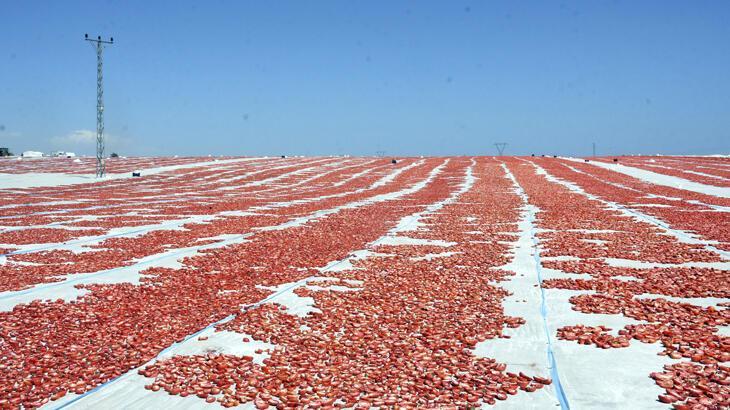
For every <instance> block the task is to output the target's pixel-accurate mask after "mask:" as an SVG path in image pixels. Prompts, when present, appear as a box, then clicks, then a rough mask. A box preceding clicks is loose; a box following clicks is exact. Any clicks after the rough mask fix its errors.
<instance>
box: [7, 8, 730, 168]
mask: <svg viewBox="0 0 730 410" xmlns="http://www.w3.org/2000/svg"><path fill="white" fill-rule="evenodd" d="M85 32H88V33H89V34H91V35H93V36H96V35H97V34H101V35H103V36H105V37H106V36H109V35H111V36H114V38H115V43H116V44H115V45H114V46H112V47H111V48H108V49H107V50H106V52H105V92H106V95H105V97H106V131H107V133H108V134H109V142H108V149H109V150H110V151H118V152H120V153H121V154H126V155H173V154H179V155H207V154H214V155H217V154H232V155H262V154H274V155H278V154H290V155H294V154H304V155H315V154H355V155H358V154H359V155H373V154H374V153H375V152H376V151H379V150H383V151H386V152H387V153H388V154H390V155H407V154H412V155H421V154H422V155H453V154H469V155H475V154H488V155H491V154H493V153H494V152H495V149H494V147H493V145H492V144H493V143H494V142H497V141H505V142H508V143H509V145H508V147H507V150H506V153H511V154H530V153H538V154H540V153H545V154H553V153H556V154H566V155H567V154H571V155H586V154H590V151H591V142H593V141H595V142H596V143H597V147H598V152H599V153H603V154H621V153H645V154H649V153H667V154H682V153H693V154H708V153H721V152H722V153H728V152H730V2H727V1H716V2H705V1H696V2H691V1H686V2H678V1H606V2H603V1H601V2H597V1H596V2H594V1H579V2H548V1H535V2H530V1H524V2H506V1H505V2H496V1H494V2H469V1H464V2H453V1H443V2H429V1H419V2H395V1H382V2H379V1H368V2H346V1H332V2H320V1H311V2H310V1H294V2H283V1H278V2H239V1H230V2H226V1H211V2H203V1H200V2H184V1H169V2H143V1H126V2H89V1H84V2H82V1H78V2H76V1H63V2H57V1H53V2H51V1H49V2H32V1H27V2H25V1H23V2H10V1H6V2H3V3H2V4H1V5H0V146H9V147H10V148H11V149H12V150H14V151H16V152H18V151H22V150H26V149H38V150H44V151H50V150H52V149H66V150H75V151H77V152H80V153H87V154H92V153H93V152H94V145H93V143H92V137H93V131H92V130H94V129H95V98H96V96H95V93H96V88H95V82H96V77H95V75H96V74H95V73H96V62H95V55H94V52H93V50H92V48H91V46H90V45H89V44H86V43H85V42H84V41H83V40H82V39H83V35H84V33H85Z"/></svg>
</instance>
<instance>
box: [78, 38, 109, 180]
mask: <svg viewBox="0 0 730 410" xmlns="http://www.w3.org/2000/svg"><path fill="white" fill-rule="evenodd" d="M84 40H86V41H89V42H91V43H92V46H93V47H94V48H95V49H96V177H97V178H101V177H103V176H104V173H105V169H104V72H103V68H104V47H105V46H106V45H108V44H109V45H111V44H114V37H110V38H109V41H106V40H102V39H101V36H97V37H96V39H92V38H89V35H88V34H84Z"/></svg>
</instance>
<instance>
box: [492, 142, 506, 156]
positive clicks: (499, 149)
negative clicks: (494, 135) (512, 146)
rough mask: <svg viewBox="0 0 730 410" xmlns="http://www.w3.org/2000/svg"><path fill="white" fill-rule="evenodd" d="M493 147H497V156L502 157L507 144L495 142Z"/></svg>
mask: <svg viewBox="0 0 730 410" xmlns="http://www.w3.org/2000/svg"><path fill="white" fill-rule="evenodd" d="M494 146H495V147H497V153H498V154H499V156H502V154H503V153H504V149H505V148H506V147H507V143H506V142H495V143H494Z"/></svg>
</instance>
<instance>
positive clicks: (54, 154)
mask: <svg viewBox="0 0 730 410" xmlns="http://www.w3.org/2000/svg"><path fill="white" fill-rule="evenodd" d="M51 156H52V157H60V158H73V157H75V156H76V153H74V152H69V151H53V152H52V153H51Z"/></svg>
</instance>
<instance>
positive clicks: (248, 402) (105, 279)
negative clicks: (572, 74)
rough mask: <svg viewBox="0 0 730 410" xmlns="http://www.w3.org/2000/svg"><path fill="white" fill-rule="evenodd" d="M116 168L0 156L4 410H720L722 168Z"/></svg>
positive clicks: (724, 267)
mask: <svg viewBox="0 0 730 410" xmlns="http://www.w3.org/2000/svg"><path fill="white" fill-rule="evenodd" d="M107 169H108V170H109V176H108V177H107V178H105V179H103V180H96V179H95V178H93V172H94V161H93V160H92V159H78V160H74V159H23V160H19V159H8V160H5V159H3V160H0V278H1V280H0V408H11V409H17V408H26V409H29V408H38V407H42V408H49V409H57V408H88V409H102V408H108V409H118V408H129V409H158V408H186V409H188V408H196V409H197V408H200V409H216V408H220V407H221V406H223V407H238V408H257V409H266V408H272V409H273V408H322V409H326V408H369V407H376V408H381V409H383V408H440V409H444V408H476V407H487V408H491V407H492V405H494V406H495V407H496V408H500V409H503V408H510V409H561V408H562V409H602V408H607V409H671V408H673V407H674V408H677V409H695V408H697V409H700V408H701V409H727V408H729V407H730V367H729V366H730V364H729V363H728V362H730V158H727V157H620V158H619V159H618V162H614V160H613V158H591V159H590V160H585V159H581V158H553V157H549V158H548V157H449V158H445V157H439V158H434V157H430V158H402V159H399V160H398V161H397V163H395V164H393V163H391V160H390V159H389V158H388V159H386V158H372V157H369V158H367V157H360V158H357V157H308V158H233V157H227V158H210V157H205V158H202V157H201V158H190V157H188V158H177V157H175V158H114V159H110V160H109V161H108V164H107ZM134 170H140V171H141V174H142V176H141V177H135V178H133V177H131V173H132V171H134ZM90 174H91V175H90Z"/></svg>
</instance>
